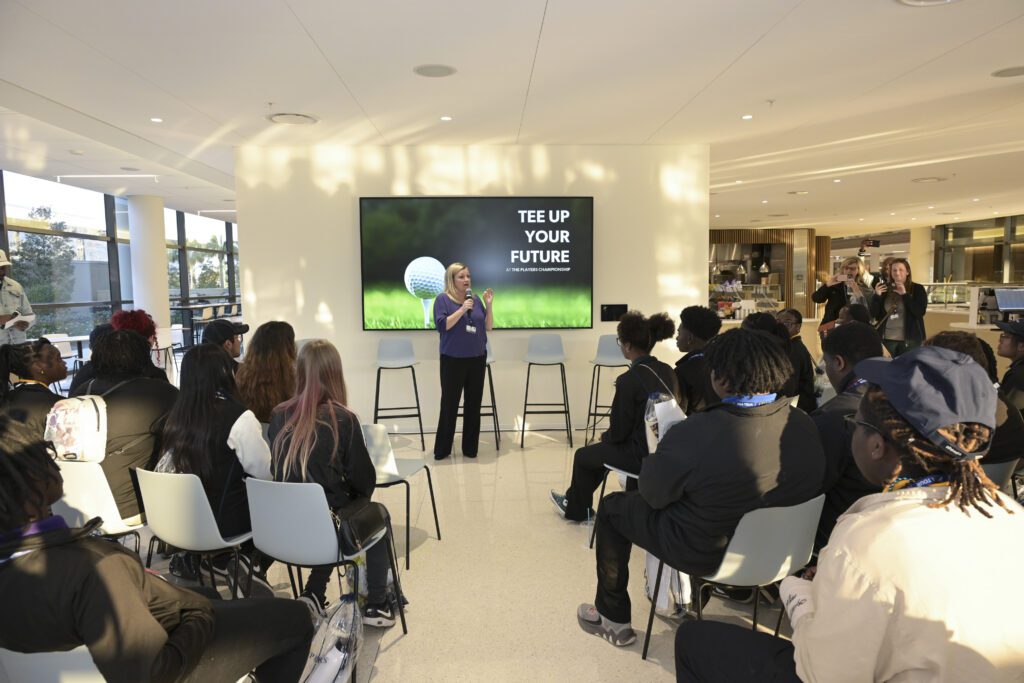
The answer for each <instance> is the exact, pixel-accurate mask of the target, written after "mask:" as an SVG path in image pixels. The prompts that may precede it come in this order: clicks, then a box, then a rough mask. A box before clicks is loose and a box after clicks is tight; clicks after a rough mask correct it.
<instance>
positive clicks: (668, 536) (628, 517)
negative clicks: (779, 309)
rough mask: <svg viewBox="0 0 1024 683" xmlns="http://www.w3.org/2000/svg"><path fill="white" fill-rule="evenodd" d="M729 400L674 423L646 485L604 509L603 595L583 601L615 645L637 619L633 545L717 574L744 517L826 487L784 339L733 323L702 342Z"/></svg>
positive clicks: (699, 572)
mask: <svg viewBox="0 0 1024 683" xmlns="http://www.w3.org/2000/svg"><path fill="white" fill-rule="evenodd" d="M704 358H705V359H706V361H707V364H708V367H709V368H710V370H711V381H712V382H713V383H714V385H715V389H716V391H717V392H718V395H719V396H720V397H722V402H721V403H720V404H718V405H715V406H711V407H710V408H708V409H707V410H705V411H703V412H699V413H694V414H693V415H691V416H690V417H688V418H687V419H686V420H684V421H683V422H680V423H679V424H677V425H675V426H674V427H673V428H672V429H670V430H669V432H668V433H667V434H666V435H665V437H664V438H663V439H662V441H661V443H660V444H659V445H658V450H657V452H656V453H654V454H653V455H651V456H649V457H647V458H644V462H643V467H642V468H641V470H640V482H639V484H640V490H639V491H626V492H622V493H613V494H611V495H609V496H607V497H606V498H605V499H604V501H603V502H602V503H601V510H600V512H599V513H598V515H597V599H596V601H595V604H594V605H588V604H584V605H581V606H580V607H579V610H578V612H577V619H578V621H579V623H580V626H581V627H582V628H583V630H584V631H586V632H588V633H593V634H596V635H599V636H602V637H604V638H605V639H607V640H608V641H609V642H611V643H612V644H614V645H628V644H630V643H631V642H633V640H634V639H635V638H636V634H635V632H634V631H633V629H632V627H631V626H630V602H629V592H628V590H627V588H628V584H629V554H630V549H631V547H632V545H633V544H636V545H638V546H640V547H641V548H644V549H645V550H647V551H649V552H651V553H652V554H654V555H655V556H657V557H659V558H661V559H663V560H665V563H666V564H668V565H669V566H670V567H673V568H675V569H678V570H680V571H684V572H686V573H688V574H691V575H694V576H706V575H708V574H711V573H714V572H715V571H717V569H718V566H719V565H720V564H721V562H722V557H723V556H724V554H725V549H726V547H727V546H728V545H729V538H730V537H731V536H732V534H733V533H734V532H735V530H736V525H737V524H739V521H740V518H742V517H743V515H744V514H746V513H747V512H750V511H751V510H756V509H758V508H762V507H774V506H786V505H796V504H797V503H802V502H804V501H806V500H809V499H810V498H812V497H814V496H815V495H817V494H818V490H819V489H820V488H821V480H822V476H823V474H824V468H825V463H824V457H823V455H822V452H821V441H820V440H819V439H818V433H817V430H816V429H815V427H814V423H813V422H812V421H811V418H810V417H808V416H807V414H806V413H804V412H803V411H802V410H799V409H797V408H793V407H791V406H790V404H789V403H790V401H789V398H787V397H781V398H780V397H779V396H778V391H779V388H780V387H781V386H782V384H783V383H784V382H785V380H786V378H787V377H788V376H789V375H790V374H791V373H792V367H791V366H790V364H789V359H788V358H786V354H785V353H784V352H783V350H782V347H781V346H780V345H779V343H778V342H777V341H776V340H775V339H773V338H772V337H769V336H768V335H766V334H764V333H762V332H755V331H751V330H745V329H733V330H729V331H728V332H725V333H723V334H720V335H718V336H717V337H715V338H714V339H712V340H711V342H709V343H708V345H707V347H705V349H704Z"/></svg>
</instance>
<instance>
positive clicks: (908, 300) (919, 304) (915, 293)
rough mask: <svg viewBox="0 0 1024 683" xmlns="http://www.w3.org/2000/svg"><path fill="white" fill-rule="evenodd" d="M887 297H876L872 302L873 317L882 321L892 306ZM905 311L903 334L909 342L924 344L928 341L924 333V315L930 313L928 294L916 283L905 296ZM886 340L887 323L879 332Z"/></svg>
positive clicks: (912, 284)
mask: <svg viewBox="0 0 1024 683" xmlns="http://www.w3.org/2000/svg"><path fill="white" fill-rule="evenodd" d="M888 298H889V297H888V296H887V295H882V296H876V297H874V298H873V299H872V300H871V317H872V318H874V319H875V320H881V319H882V318H884V317H885V316H886V314H887V313H889V310H890V309H891V308H892V305H891V304H889V303H888V302H887V299H888ZM903 309H904V311H905V312H904V315H905V316H906V320H905V321H904V323H903V334H904V337H905V338H906V340H907V341H916V342H922V341H924V340H925V339H927V335H926V334H925V331H924V314H925V313H927V312H928V292H927V291H926V290H925V288H924V287H922V286H921V285H919V284H917V283H916V282H914V283H911V287H910V291H908V292H907V293H906V294H904V295H903ZM879 334H881V336H882V339H885V323H883V324H882V326H881V329H880V330H879Z"/></svg>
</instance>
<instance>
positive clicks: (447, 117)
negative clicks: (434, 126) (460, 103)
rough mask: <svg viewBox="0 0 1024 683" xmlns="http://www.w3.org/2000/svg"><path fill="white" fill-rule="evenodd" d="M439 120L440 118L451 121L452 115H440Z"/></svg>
mask: <svg viewBox="0 0 1024 683" xmlns="http://www.w3.org/2000/svg"><path fill="white" fill-rule="evenodd" d="M441 120H442V121H451V120H452V117H450V116H442V117H441Z"/></svg>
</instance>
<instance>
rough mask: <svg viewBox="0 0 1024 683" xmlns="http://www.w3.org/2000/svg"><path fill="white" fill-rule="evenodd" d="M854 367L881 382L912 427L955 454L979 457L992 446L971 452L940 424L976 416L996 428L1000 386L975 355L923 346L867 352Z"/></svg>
mask: <svg viewBox="0 0 1024 683" xmlns="http://www.w3.org/2000/svg"><path fill="white" fill-rule="evenodd" d="M853 371H854V373H855V374H856V375H857V377H860V378H863V379H866V380H867V381H869V382H871V383H872V384H877V385H878V386H880V387H881V388H882V391H884V392H885V397H886V398H887V399H888V400H889V403H891V404H892V407H893V408H895V409H896V412H898V413H899V414H900V415H901V416H903V419H905V420H906V421H907V422H908V423H910V426H911V427H913V428H914V429H915V430H917V431H918V433H920V434H921V435H922V436H924V437H925V438H926V439H927V440H928V441H929V442H931V443H932V444H933V445H935V446H937V447H938V448H940V449H942V450H943V451H945V452H946V453H949V454H950V455H952V456H953V457H954V458H956V459H958V460H974V459H976V458H980V457H982V456H984V455H985V453H987V452H988V447H987V446H986V447H985V449H983V450H981V451H978V452H975V453H966V452H964V451H962V450H960V448H958V447H957V446H956V444H954V443H952V442H951V441H949V440H948V439H946V437H944V436H942V434H940V433H939V429H941V428H943V427H948V426H950V425H954V424H957V423H960V422H976V423H979V424H983V425H985V426H987V427H989V428H990V429H992V430H995V427H996V390H995V387H993V386H992V380H990V379H989V377H988V373H986V372H985V370H984V369H982V367H981V366H980V365H978V364H977V363H975V362H974V360H973V359H972V358H971V357H970V356H968V355H966V354H963V353H960V352H959V351H953V350H951V349H944V348H940V347H938V346H922V347H920V348H916V349H912V350H911V351H908V352H906V353H904V354H903V355H901V356H900V357H899V358H896V359H895V360H889V359H887V358H866V359H865V360H862V361H861V362H859V363H857V365H856V367H854V369H853ZM990 444H991V440H990Z"/></svg>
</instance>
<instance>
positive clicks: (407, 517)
mask: <svg viewBox="0 0 1024 683" xmlns="http://www.w3.org/2000/svg"><path fill="white" fill-rule="evenodd" d="M402 483H403V484H405V570H406V571H409V554H410V550H411V548H410V545H409V527H410V521H409V520H410V510H411V508H412V505H411V504H410V492H411V491H412V487H411V486H410V485H409V481H408V480H407V479H403V480H402Z"/></svg>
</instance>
